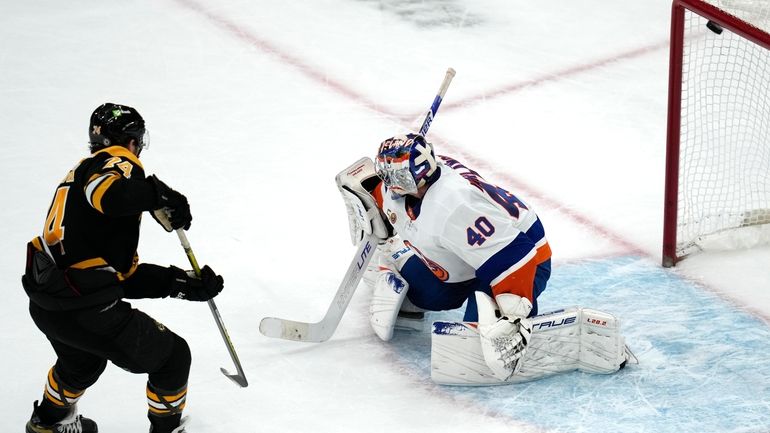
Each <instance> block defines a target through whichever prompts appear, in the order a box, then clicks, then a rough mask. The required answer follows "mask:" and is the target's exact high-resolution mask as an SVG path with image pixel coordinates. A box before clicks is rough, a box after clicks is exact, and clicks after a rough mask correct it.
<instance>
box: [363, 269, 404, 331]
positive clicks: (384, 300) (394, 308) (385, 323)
mask: <svg viewBox="0 0 770 433" xmlns="http://www.w3.org/2000/svg"><path fill="white" fill-rule="evenodd" d="M407 290H409V283H407V282H406V280H405V279H404V278H402V277H401V275H399V274H398V272H395V271H392V270H387V271H382V272H380V276H379V277H378V278H377V281H376V283H375V285H374V292H373V293H372V301H371V303H370V304H369V323H371V325H372V329H373V330H374V333H375V334H377V336H378V337H380V338H381V339H382V340H383V341H390V339H391V338H393V329H394V328H395V326H396V320H397V319H398V312H399V310H400V309H401V305H402V304H403V303H404V299H406V292H407Z"/></svg>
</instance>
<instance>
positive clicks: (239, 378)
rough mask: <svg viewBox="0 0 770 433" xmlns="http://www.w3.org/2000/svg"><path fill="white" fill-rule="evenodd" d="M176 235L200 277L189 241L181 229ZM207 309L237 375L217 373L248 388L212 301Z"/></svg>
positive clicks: (239, 363) (224, 371)
mask: <svg viewBox="0 0 770 433" xmlns="http://www.w3.org/2000/svg"><path fill="white" fill-rule="evenodd" d="M176 234H177V236H178V237H179V242H180V243H181V244H182V248H184V252H185V254H187V259H188V260H189V261H190V265H192V267H193V270H194V271H195V275H198V276H200V275H201V268H200V266H199V265H198V260H196V259H195V254H194V253H193V250H192V247H191V246H190V241H188V240H187V235H186V234H185V233H184V231H183V230H182V229H177V230H176ZM208 304H209V308H210V309H211V314H213V315H214V321H215V322H217V328H219V333H220V334H222V339H223V340H224V341H225V345H226V346H227V351H228V352H229V353H230V358H232V360H233V363H234V364H235V369H236V370H237V372H238V373H237V374H230V373H228V371H227V370H225V369H224V368H221V367H220V368H219V371H221V372H222V374H224V375H225V376H227V377H228V378H229V379H230V380H232V381H233V382H235V383H236V384H238V386H240V387H242V388H246V387H247V386H249V382H248V381H247V380H246V375H245V374H244V373H243V367H241V361H239V360H238V354H237V353H235V346H233V342H232V341H230V335H229V334H228V333H227V329H226V328H225V324H224V322H223V321H222V316H220V315H219V309H218V308H217V304H215V303H214V300H213V299H209V300H208Z"/></svg>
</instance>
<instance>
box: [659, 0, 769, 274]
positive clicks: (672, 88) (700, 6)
mask: <svg viewBox="0 0 770 433" xmlns="http://www.w3.org/2000/svg"><path fill="white" fill-rule="evenodd" d="M685 9H687V10H689V11H691V12H693V13H695V14H698V15H700V16H702V17H704V18H706V19H708V20H710V21H713V22H715V23H717V24H719V25H720V26H721V27H722V28H724V29H727V30H730V31H731V32H733V33H735V34H738V35H740V36H742V37H744V38H746V39H747V40H749V41H751V42H754V43H755V44H757V45H760V46H762V47H764V48H766V49H768V50H770V34H768V33H767V32H765V31H763V30H761V29H759V28H757V27H755V26H753V25H752V24H750V23H747V22H746V21H743V20H742V19H740V18H737V17H735V16H733V15H731V14H729V13H728V12H725V11H723V10H721V9H719V8H718V7H716V6H714V5H711V4H709V3H706V2H704V1H702V0H674V1H673V3H672V7H671V42H670V43H671V47H670V58H669V82H668V119H667V121H668V127H667V133H666V135H667V136H666V180H665V199H664V200H665V202H664V210H663V266H665V267H670V266H674V265H675V264H676V263H677V262H678V261H679V260H680V259H681V257H677V255H676V242H677V239H676V236H677V211H678V209H677V206H678V199H679V152H680V147H679V146H680V138H681V135H680V134H681V130H680V128H681V114H682V113H681V109H682V63H683V55H684V54H683V50H684V31H685Z"/></svg>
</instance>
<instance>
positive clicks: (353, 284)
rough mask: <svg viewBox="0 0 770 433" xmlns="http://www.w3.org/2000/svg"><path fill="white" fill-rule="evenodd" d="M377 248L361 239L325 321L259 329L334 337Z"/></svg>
mask: <svg viewBox="0 0 770 433" xmlns="http://www.w3.org/2000/svg"><path fill="white" fill-rule="evenodd" d="M454 76H455V70H454V69H452V68H449V69H447V71H446V75H444V81H442V82H441V87H439V89H438V94H436V97H435V98H434V99H433V104H431V106H430V110H428V114H427V115H426V116H425V120H424V121H423V122H422V126H420V135H422V136H423V137H424V136H425V134H427V133H428V129H430V125H431V123H433V118H434V117H435V116H436V113H437V112H438V107H439V106H440V105H441V101H443V100H444V95H445V94H446V91H447V89H448V88H449V83H451V82H452V78H454ZM376 247H377V244H376V239H375V237H374V235H367V236H366V237H364V239H362V240H361V242H359V244H358V251H356V255H355V256H354V257H353V261H352V262H351V263H350V266H349V267H348V271H347V273H346V274H345V278H343V279H342V283H341V284H340V287H339V288H338V289H337V293H336V294H335V295H334V299H333V300H332V303H331V305H329V309H328V310H326V315H324V317H323V319H321V321H319V322H315V323H308V322H297V321H294V320H287V319H279V318H277V317H265V318H263V319H262V321H261V322H260V323H259V332H261V333H262V335H264V336H266V337H272V338H282V339H284V340H293V341H305V342H312V343H321V342H324V341H326V340H328V339H329V338H331V336H332V334H334V331H335V330H336V329H337V325H339V323H340V320H342V315H343V314H344V313H345V309H347V307H348V304H349V303H350V299H351V298H352V297H353V293H355V291H356V288H357V287H358V283H359V282H360V281H361V278H362V277H363V275H364V272H365V271H366V267H367V265H368V264H369V261H370V260H371V259H372V256H373V255H374V250H375V248H376Z"/></svg>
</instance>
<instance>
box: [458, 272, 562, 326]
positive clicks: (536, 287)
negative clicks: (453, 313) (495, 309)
mask: <svg viewBox="0 0 770 433" xmlns="http://www.w3.org/2000/svg"><path fill="white" fill-rule="evenodd" d="M550 278H551V259H548V260H546V261H544V262H543V263H540V264H539V265H537V270H536V271H535V280H534V282H533V287H532V297H533V298H534V299H532V310H531V311H530V312H529V316H528V317H535V316H537V298H538V297H539V296H540V294H541V293H543V291H544V290H545V287H546V286H547V285H548V280H549V279H550ZM475 290H477V291H480V292H484V293H486V294H487V295H489V296H490V297H494V296H493V295H492V288H491V287H489V286H487V287H481V286H479V287H476V288H475ZM478 320H479V313H478V306H477V304H476V296H475V295H474V293H473V291H471V292H470V293H468V304H467V305H466V306H465V315H464V316H463V321H464V322H477V321H478Z"/></svg>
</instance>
